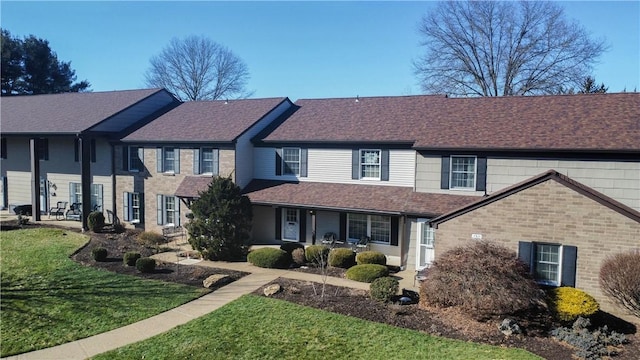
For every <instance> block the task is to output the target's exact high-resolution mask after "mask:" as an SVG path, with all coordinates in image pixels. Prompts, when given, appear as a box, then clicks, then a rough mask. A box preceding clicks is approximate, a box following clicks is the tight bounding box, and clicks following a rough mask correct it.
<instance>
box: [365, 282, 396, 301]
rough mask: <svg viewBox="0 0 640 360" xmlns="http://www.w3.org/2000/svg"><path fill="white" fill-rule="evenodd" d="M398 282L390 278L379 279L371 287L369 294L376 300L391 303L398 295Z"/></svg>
mask: <svg viewBox="0 0 640 360" xmlns="http://www.w3.org/2000/svg"><path fill="white" fill-rule="evenodd" d="M399 287H400V285H399V284H398V280H397V279H395V278H392V277H390V276H385V277H381V278H377V279H375V280H373V282H371V286H369V294H370V295H371V298H372V299H374V300H378V301H382V302H389V301H391V298H392V297H393V296H395V295H396V294H397V293H398V288H399Z"/></svg>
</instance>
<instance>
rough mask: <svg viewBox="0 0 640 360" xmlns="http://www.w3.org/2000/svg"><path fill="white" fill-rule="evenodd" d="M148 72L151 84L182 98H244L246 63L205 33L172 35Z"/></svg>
mask: <svg viewBox="0 0 640 360" xmlns="http://www.w3.org/2000/svg"><path fill="white" fill-rule="evenodd" d="M150 62H151V68H150V69H149V70H147V73H146V74H145V78H146V82H147V85H148V86H152V87H162V88H165V89H167V90H168V91H170V92H171V93H173V94H174V95H175V96H176V97H177V98H179V99H180V100H183V101H194V100H215V99H220V98H224V97H227V98H242V97H248V96H250V93H248V92H247V90H246V84H247V80H248V79H249V70H248V68H247V65H246V64H245V63H244V61H242V59H240V58H239V57H238V56H236V55H235V54H234V53H233V52H232V51H231V50H229V49H228V48H227V47H225V46H223V45H221V44H218V43H217V42H215V41H213V40H211V39H208V38H205V37H202V36H188V37H186V38H184V39H178V38H173V39H171V42H170V43H169V45H168V46H167V47H165V48H164V49H162V52H160V54H159V55H156V56H154V57H152V58H151V61H150Z"/></svg>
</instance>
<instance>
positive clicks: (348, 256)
mask: <svg viewBox="0 0 640 360" xmlns="http://www.w3.org/2000/svg"><path fill="white" fill-rule="evenodd" d="M355 264H356V253H355V252H353V250H351V249H347V248H337V249H333V250H331V252H329V266H333V267H339V268H343V269H348V268H350V267H352V266H353V265H355Z"/></svg>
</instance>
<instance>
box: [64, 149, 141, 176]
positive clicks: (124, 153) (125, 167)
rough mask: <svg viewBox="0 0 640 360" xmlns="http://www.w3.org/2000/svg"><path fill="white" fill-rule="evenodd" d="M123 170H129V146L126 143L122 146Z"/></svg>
mask: <svg viewBox="0 0 640 360" xmlns="http://www.w3.org/2000/svg"><path fill="white" fill-rule="evenodd" d="M76 161H78V160H76ZM122 171H129V147H128V146H124V145H123V146H122Z"/></svg>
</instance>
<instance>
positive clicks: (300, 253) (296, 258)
mask: <svg viewBox="0 0 640 360" xmlns="http://www.w3.org/2000/svg"><path fill="white" fill-rule="evenodd" d="M291 260H292V261H293V262H294V263H295V264H296V265H304V264H305V263H306V261H307V259H306V258H305V256H304V248H298V249H294V250H293V252H292V253H291Z"/></svg>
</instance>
